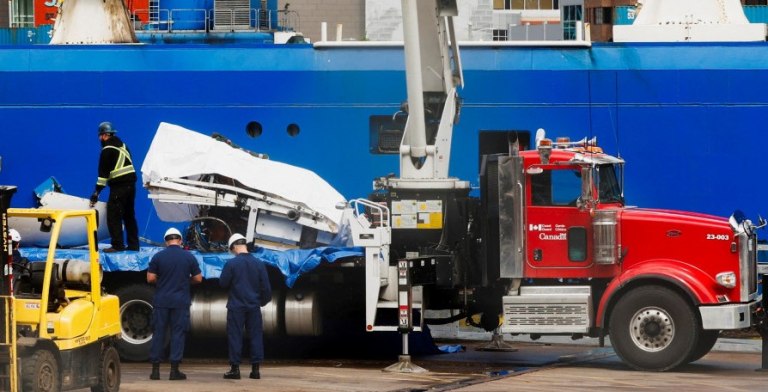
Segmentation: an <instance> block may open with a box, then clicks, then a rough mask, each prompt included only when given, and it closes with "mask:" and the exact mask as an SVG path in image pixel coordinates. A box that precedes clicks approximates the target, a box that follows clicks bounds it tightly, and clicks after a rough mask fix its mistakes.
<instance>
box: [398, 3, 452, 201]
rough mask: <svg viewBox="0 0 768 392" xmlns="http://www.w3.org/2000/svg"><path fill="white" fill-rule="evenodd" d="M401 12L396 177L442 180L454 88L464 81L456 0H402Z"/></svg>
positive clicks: (449, 142)
mask: <svg viewBox="0 0 768 392" xmlns="http://www.w3.org/2000/svg"><path fill="white" fill-rule="evenodd" d="M402 11H403V38H404V47H405V73H406V86H407V93H408V120H407V122H406V125H405V132H404V134H403V139H402V142H401V145H400V175H401V180H410V179H413V180H441V179H447V178H448V166H449V162H450V150H451V138H452V133H453V124H454V123H455V122H456V120H457V119H458V113H459V99H458V93H457V91H456V88H457V86H458V87H463V83H464V82H463V76H462V71H461V59H460V55H459V47H458V42H457V40H456V37H455V30H454V27H453V17H454V16H456V15H458V8H457V5H456V1H455V0H427V1H424V0H402ZM449 187H453V186H449Z"/></svg>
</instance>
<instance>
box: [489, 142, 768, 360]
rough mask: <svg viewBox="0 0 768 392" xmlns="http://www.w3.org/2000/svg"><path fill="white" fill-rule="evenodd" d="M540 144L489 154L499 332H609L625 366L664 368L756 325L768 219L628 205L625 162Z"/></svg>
mask: <svg viewBox="0 0 768 392" xmlns="http://www.w3.org/2000/svg"><path fill="white" fill-rule="evenodd" d="M536 140H537V146H536V149H535V150H528V151H519V149H517V148H512V149H511V153H510V154H504V155H494V156H484V157H483V168H484V169H483V172H482V174H481V192H482V196H481V200H482V207H481V210H482V211H483V214H484V217H483V218H484V220H485V221H488V222H489V225H488V226H489V228H488V229H486V230H485V231H484V232H483V233H482V235H481V236H482V243H483V244H484V249H483V255H484V257H483V258H482V259H481V261H480V263H485V268H484V270H485V276H484V279H483V283H484V284H486V285H491V286H497V287H501V288H502V290H503V291H504V292H505V293H506V294H505V295H504V296H503V300H502V302H503V310H502V313H503V323H502V327H501V329H502V332H509V333H529V334H533V335H541V334H572V335H574V336H580V335H585V336H594V337H605V336H606V335H607V336H609V337H610V339H611V343H612V345H613V346H614V348H615V350H616V351H617V353H618V354H619V356H620V357H621V358H622V359H623V360H624V361H625V362H627V363H628V364H629V365H630V366H633V367H635V368H637V369H642V370H667V369H671V368H674V367H676V366H679V365H681V364H684V363H688V362H691V361H695V360H697V359H699V358H701V357H702V356H703V355H705V354H706V353H707V352H709V350H710V349H711V348H712V346H713V345H714V343H715V341H716V340H717V336H718V334H719V331H720V330H727V329H742V328H748V327H750V326H752V325H753V324H754V323H755V321H756V320H755V319H754V316H753V311H754V309H755V308H756V304H757V303H758V301H759V300H760V297H759V295H758V292H757V258H756V250H757V238H756V234H755V230H756V228H758V227H759V226H761V225H764V222H763V221H762V220H761V222H760V223H759V224H758V226H755V225H753V224H752V223H751V222H750V221H749V220H746V219H745V218H744V217H743V216H741V214H740V213H738V212H737V213H734V216H732V217H731V218H730V219H726V218H721V217H716V216H710V215H704V214H697V213H691V212H683V211H671V210H654V209H642V208H637V207H631V206H627V205H625V203H624V197H623V192H622V186H621V185H622V183H623V181H622V176H623V165H624V161H623V160H622V159H621V158H618V157H614V156H610V155H607V154H605V153H603V151H602V150H601V149H600V148H599V147H598V146H597V145H596V142H595V141H594V140H591V141H588V140H586V139H584V140H581V141H579V142H571V141H570V140H568V139H558V140H557V141H556V142H553V141H551V140H550V139H547V138H546V137H545V136H544V133H543V132H541V131H540V134H539V135H537V137H536Z"/></svg>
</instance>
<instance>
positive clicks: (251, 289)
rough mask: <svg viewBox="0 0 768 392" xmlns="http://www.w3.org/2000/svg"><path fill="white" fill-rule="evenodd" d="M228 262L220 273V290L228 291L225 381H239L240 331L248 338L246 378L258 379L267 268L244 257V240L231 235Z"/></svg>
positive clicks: (267, 298) (268, 292)
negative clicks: (247, 374)
mask: <svg viewBox="0 0 768 392" xmlns="http://www.w3.org/2000/svg"><path fill="white" fill-rule="evenodd" d="M229 251H230V252H231V253H232V254H234V255H235V257H233V258H231V259H229V260H228V261H227V263H226V264H224V268H223V269H222V271H221V277H220V278H219V282H220V284H221V287H223V288H225V289H228V290H229V298H228V300H227V339H228V343H229V364H230V370H229V371H228V372H226V373H224V378H226V379H235V380H237V379H240V355H241V352H242V348H243V327H245V328H246V329H247V330H248V333H249V335H250V337H251V351H250V354H251V374H250V376H249V377H250V378H253V379H259V378H261V374H260V373H259V364H260V363H261V362H262V361H263V360H264V342H263V333H264V330H263V327H264V326H263V325H262V319H261V307H262V306H264V305H266V304H268V303H269V301H271V300H272V288H271V287H270V285H269V279H268V276H267V268H266V267H265V266H264V263H263V262H262V261H261V260H259V259H257V258H256V257H254V256H253V255H251V254H250V253H248V248H247V245H246V240H245V237H243V236H242V235H241V234H233V235H232V236H231V237H230V238H229Z"/></svg>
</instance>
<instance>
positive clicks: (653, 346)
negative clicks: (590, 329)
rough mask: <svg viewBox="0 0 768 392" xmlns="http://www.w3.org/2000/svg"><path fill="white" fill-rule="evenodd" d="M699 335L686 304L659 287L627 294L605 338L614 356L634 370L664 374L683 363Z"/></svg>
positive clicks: (642, 288)
mask: <svg viewBox="0 0 768 392" xmlns="http://www.w3.org/2000/svg"><path fill="white" fill-rule="evenodd" d="M701 333H702V329H701V326H700V325H699V321H698V319H697V318H696V314H695V313H694V309H693V308H692V307H691V306H690V305H689V304H688V302H687V301H685V299H684V298H682V297H681V296H680V295H679V294H677V293H676V292H674V291H672V290H670V289H667V288H664V287H660V286H647V287H638V288H636V289H633V290H630V291H629V292H627V294H626V295H624V296H623V297H622V298H621V299H619V301H618V302H617V303H616V306H615V307H614V308H613V312H612V314H611V316H610V327H609V334H610V337H611V344H612V345H613V348H614V350H615V351H616V354H618V355H619V357H620V358H621V359H622V360H623V361H624V362H625V363H627V364H628V365H629V366H631V367H633V368H635V369H638V370H645V371H664V370H669V369H672V368H675V367H677V366H680V365H682V364H684V363H687V361H688V358H691V357H692V356H693V353H694V350H695V348H696V344H697V343H698V342H699V336H700V335H701Z"/></svg>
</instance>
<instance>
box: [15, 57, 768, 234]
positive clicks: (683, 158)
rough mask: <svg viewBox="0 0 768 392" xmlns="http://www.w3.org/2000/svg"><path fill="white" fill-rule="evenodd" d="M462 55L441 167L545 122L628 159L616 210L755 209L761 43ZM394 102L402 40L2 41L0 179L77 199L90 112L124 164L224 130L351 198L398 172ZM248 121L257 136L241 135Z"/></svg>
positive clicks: (140, 209) (759, 201)
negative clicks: (376, 145)
mask: <svg viewBox="0 0 768 392" xmlns="http://www.w3.org/2000/svg"><path fill="white" fill-rule="evenodd" d="M462 60H463V65H464V72H465V83H466V87H465V88H464V89H463V90H462V91H461V93H460V94H461V96H462V98H463V100H464V101H463V106H462V110H461V119H460V122H459V123H458V124H457V126H456V128H455V130H454V140H453V148H452V159H451V175H453V176H456V177H459V178H461V179H465V180H468V181H470V182H471V183H472V184H473V185H474V186H476V185H477V183H478V171H479V168H478V162H479V159H478V134H479V133H480V131H507V130H527V131H530V132H531V133H535V131H536V129H538V128H544V129H546V130H547V132H548V135H550V136H553V137H554V136H570V137H571V139H580V138H582V137H583V136H588V137H591V136H597V137H598V141H599V144H600V145H601V146H602V147H603V148H604V150H605V151H606V152H608V153H612V154H620V155H621V156H622V157H623V158H625V159H626V160H627V162H628V164H627V167H626V171H625V174H626V183H625V193H626V198H627V202H628V203H629V204H633V205H640V206H644V207H653V208H670V209H683V210H691V211H698V212H704V213H710V214H715V215H721V216H728V215H729V214H730V213H731V212H732V211H733V210H734V209H741V210H743V211H744V212H745V213H747V215H748V216H750V217H753V218H755V217H756V216H757V214H758V213H764V212H765V211H766V206H765V203H764V201H763V200H764V196H763V195H764V194H765V193H766V191H767V190H768V189H767V188H768V185H766V182H765V181H763V180H762V179H761V174H763V173H764V172H765V167H766V164H765V163H764V160H763V157H762V154H763V153H764V152H765V148H764V146H762V143H761V141H762V140H763V135H764V133H765V131H764V124H763V123H764V121H765V119H766V118H768V95H766V94H765V86H768V72H766V71H768V44H766V43H737V44H722V43H720V44H594V45H593V46H592V47H511V46H495V47H493V46H466V47H463V48H462ZM405 98H406V93H405V75H404V66H403V58H402V48H401V47H387V46H379V47H366V48H359V47H312V46H308V45H290V46H271V45H270V46H261V45H227V46H205V45H173V46H168V45H160V46H149V45H147V46H142V45H131V46H96V47H90V46H89V47H83V46H66V47H49V46H39V47H37V46H35V47H2V48H0V118H1V119H2V120H3V121H2V131H0V134H2V136H3V142H2V144H0V156H2V164H3V165H2V171H0V183H4V184H14V185H17V186H18V187H19V192H18V195H17V196H16V197H15V198H14V200H13V202H14V203H13V204H14V206H17V207H27V206H32V205H33V203H34V197H33V192H32V191H33V189H34V188H35V186H37V185H38V184H39V183H40V182H42V181H43V180H45V179H46V178H48V177H49V176H54V177H56V179H57V180H58V181H59V183H61V184H62V185H63V186H64V189H65V190H66V191H67V193H70V194H73V195H79V196H83V197H87V196H88V195H90V193H91V192H92V190H93V186H94V184H95V181H96V174H97V173H96V163H97V159H98V154H99V149H100V146H99V142H98V140H97V136H96V130H97V126H98V124H99V123H100V122H101V121H111V122H112V123H113V124H114V125H115V127H116V128H117V129H118V130H119V133H118V135H119V136H120V137H121V138H123V140H125V141H126V142H127V144H128V145H129V147H130V148H131V151H132V153H133V155H134V156H135V158H136V161H138V162H137V169H138V167H140V165H141V161H142V158H143V156H144V155H145V153H146V151H147V150H148V148H149V144H150V142H151V140H152V137H153V136H154V133H155V130H156V129H157V126H158V124H159V123H160V122H161V121H165V122H170V123H175V124H178V125H181V126H184V127H186V128H189V129H194V130H197V131H199V132H202V133H209V134H210V133H213V132H218V133H222V134H225V135H227V136H228V137H230V138H231V139H232V140H233V141H234V142H235V143H237V144H239V145H241V146H243V147H244V148H248V149H251V150H253V151H256V152H261V153H266V154H269V156H270V157H271V158H272V159H275V160H279V161H283V162H286V163H290V164H294V165H298V166H302V167H306V168H308V169H310V170H313V171H315V172H317V173H318V174H319V175H320V176H321V177H323V178H325V179H326V180H327V181H328V182H329V183H330V184H332V185H333V186H334V187H336V189H338V190H339V191H340V192H341V193H342V194H343V195H345V196H346V197H347V198H354V197H365V196H366V195H367V194H368V193H369V192H370V191H371V182H372V180H373V178H375V177H378V176H383V175H387V174H389V173H397V171H398V160H397V157H396V156H394V155H376V154H372V153H371V152H370V144H371V143H370V140H369V139H370V132H369V121H370V120H369V117H370V116H372V115H386V116H391V115H393V114H394V113H395V112H397V111H398V110H399V107H400V103H401V101H403V100H405ZM251 121H258V122H260V123H261V124H262V125H263V129H264V132H263V134H262V135H261V136H260V137H258V138H255V139H252V138H249V137H248V136H247V135H246V132H245V129H246V126H247V124H248V123H249V122H251ZM289 124H297V125H298V126H299V128H300V133H299V134H298V135H297V136H294V137H291V136H289V135H288V133H287V132H286V128H287V126H288V125H289ZM286 181H290V179H286ZM146 196H147V193H146V192H145V191H143V190H140V191H139V194H138V196H137V202H136V204H137V218H138V220H139V226H140V234H141V235H142V236H144V237H146V238H150V239H154V240H159V239H160V237H161V235H162V233H163V232H164V231H165V229H166V228H167V227H168V224H166V223H163V222H160V221H159V219H158V218H157V217H156V216H155V215H154V212H153V209H152V206H151V202H150V201H149V200H148V199H147V197H146ZM84 207H86V206H84Z"/></svg>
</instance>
